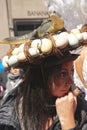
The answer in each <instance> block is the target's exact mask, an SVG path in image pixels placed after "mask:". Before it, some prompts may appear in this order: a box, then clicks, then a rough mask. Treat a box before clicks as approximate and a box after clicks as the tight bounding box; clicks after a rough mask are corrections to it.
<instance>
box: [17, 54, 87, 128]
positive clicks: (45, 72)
mask: <svg viewBox="0 0 87 130" xmlns="http://www.w3.org/2000/svg"><path fill="white" fill-rule="evenodd" d="M76 57H77V56H76V55H74V54H70V53H69V52H68V53H64V54H63V56H61V58H60V57H57V56H55V55H51V56H49V57H47V58H44V59H43V61H42V62H41V64H39V65H30V66H29V72H28V73H27V76H26V77H27V78H26V82H25V86H24V87H23V88H22V89H23V93H22V95H21V98H19V99H20V100H19V99H18V100H19V102H18V104H20V105H18V106H19V107H18V112H19V120H20V124H21V129H23V130H86V129H87V125H86V123H87V117H86V113H87V112H86V111H87V108H86V104H87V103H86V101H85V100H84V99H82V98H83V97H79V96H78V97H77V96H75V94H73V92H72V91H71V86H72V85H73V77H72V74H73V60H74V59H75V58H76ZM79 100H80V101H79ZM20 101H21V102H22V103H20ZM84 102H85V103H84ZM20 107H21V108H22V112H20V109H19V108H20Z"/></svg>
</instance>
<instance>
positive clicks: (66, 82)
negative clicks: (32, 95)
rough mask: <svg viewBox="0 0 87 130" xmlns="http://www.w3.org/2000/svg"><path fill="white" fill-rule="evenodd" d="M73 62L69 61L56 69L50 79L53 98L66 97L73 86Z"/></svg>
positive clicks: (49, 83)
mask: <svg viewBox="0 0 87 130" xmlns="http://www.w3.org/2000/svg"><path fill="white" fill-rule="evenodd" d="M72 73H73V61H68V62H66V63H64V64H63V65H62V66H61V69H58V68H57V67H55V69H54V70H53V71H52V73H51V74H50V76H49V79H48V85H49V91H50V94H51V95H52V96H55V97H62V96H64V95H66V94H67V93H68V91H69V89H70V87H71V85H72V84H73V77H72Z"/></svg>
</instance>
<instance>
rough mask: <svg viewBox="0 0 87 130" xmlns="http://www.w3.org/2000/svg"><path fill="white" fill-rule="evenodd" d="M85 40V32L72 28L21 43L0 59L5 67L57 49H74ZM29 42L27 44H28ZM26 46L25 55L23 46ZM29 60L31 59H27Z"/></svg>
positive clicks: (86, 36)
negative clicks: (68, 30)
mask: <svg viewBox="0 0 87 130" xmlns="http://www.w3.org/2000/svg"><path fill="white" fill-rule="evenodd" d="M86 42H87V32H82V33H81V32H80V31H79V29H77V28H76V29H72V30H71V31H70V32H61V33H59V34H54V35H51V38H50V37H49V36H48V37H44V38H40V39H35V40H31V41H30V42H29V43H28V42H27V43H22V44H21V45H20V46H19V47H16V48H14V50H13V51H12V52H11V55H10V56H8V55H6V56H4V57H3V59H2V63H3V66H4V67H5V68H7V67H8V66H12V65H14V64H16V63H18V62H24V61H26V60H29V58H30V59H32V60H33V62H34V59H36V58H37V57H40V58H42V57H44V56H48V55H50V54H52V53H53V52H55V51H54V50H55V49H56V50H57V49H58V50H60V51H62V52H63V49H65V48H69V49H70V48H71V49H74V48H76V47H78V46H80V45H83V44H85V43H86ZM28 44H29V45H28ZM26 46H27V55H26V52H25V50H26V49H25V48H26ZM29 62H31V60H29Z"/></svg>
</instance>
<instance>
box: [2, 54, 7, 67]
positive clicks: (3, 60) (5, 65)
mask: <svg viewBox="0 0 87 130" xmlns="http://www.w3.org/2000/svg"><path fill="white" fill-rule="evenodd" d="M2 64H3V66H4V67H5V68H8V56H4V57H3V58H2Z"/></svg>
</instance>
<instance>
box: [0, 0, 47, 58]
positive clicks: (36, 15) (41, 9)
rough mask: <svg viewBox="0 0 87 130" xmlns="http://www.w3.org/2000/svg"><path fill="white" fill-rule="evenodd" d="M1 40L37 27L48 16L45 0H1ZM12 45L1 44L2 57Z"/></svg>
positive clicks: (0, 54) (0, 53) (0, 52)
mask: <svg viewBox="0 0 87 130" xmlns="http://www.w3.org/2000/svg"><path fill="white" fill-rule="evenodd" d="M0 16H1V20H0V41H1V40H3V39H4V38H7V37H14V36H19V35H23V34H25V33H28V32H30V31H32V30H33V29H35V28H37V27H38V26H39V25H40V23H41V22H42V21H43V19H45V18H47V17H48V11H47V7H46V5H45V3H44V0H32V1H31V0H0ZM10 47H11V46H10V45H6V44H5V45H2V44H1V45H0V58H2V57H3V56H4V55H5V53H6V52H7V50H8V49H9V48H10Z"/></svg>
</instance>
